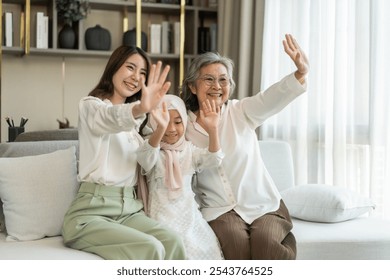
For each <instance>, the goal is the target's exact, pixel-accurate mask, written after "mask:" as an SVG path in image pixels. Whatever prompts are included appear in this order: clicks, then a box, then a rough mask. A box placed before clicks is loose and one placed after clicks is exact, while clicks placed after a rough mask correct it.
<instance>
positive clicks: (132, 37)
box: [122, 28, 148, 52]
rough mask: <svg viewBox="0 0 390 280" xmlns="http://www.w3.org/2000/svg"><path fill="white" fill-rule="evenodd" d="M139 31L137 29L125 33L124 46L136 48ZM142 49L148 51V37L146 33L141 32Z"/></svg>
mask: <svg viewBox="0 0 390 280" xmlns="http://www.w3.org/2000/svg"><path fill="white" fill-rule="evenodd" d="M136 38H137V31H136V29H135V28H133V29H131V30H128V31H126V32H125V33H123V42H122V43H123V45H125V46H136V45H137V39H136ZM141 49H143V50H144V51H146V52H147V51H148V37H147V35H146V33H145V32H142V31H141Z"/></svg>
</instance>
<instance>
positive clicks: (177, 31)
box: [172, 21, 180, 54]
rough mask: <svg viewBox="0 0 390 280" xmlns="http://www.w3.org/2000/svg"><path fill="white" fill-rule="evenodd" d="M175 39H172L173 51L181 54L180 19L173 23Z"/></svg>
mask: <svg viewBox="0 0 390 280" xmlns="http://www.w3.org/2000/svg"><path fill="white" fill-rule="evenodd" d="M172 34H173V40H172V46H173V48H172V52H173V53H174V54H180V21H175V22H174V23H173V32H172Z"/></svg>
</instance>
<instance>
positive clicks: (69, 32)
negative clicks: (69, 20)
mask: <svg viewBox="0 0 390 280" xmlns="http://www.w3.org/2000/svg"><path fill="white" fill-rule="evenodd" d="M58 45H59V47H60V48H62V49H74V48H75V46H76V32H75V31H74V30H73V28H72V26H70V25H69V24H65V25H64V26H63V27H62V29H61V31H60V33H59V34H58Z"/></svg>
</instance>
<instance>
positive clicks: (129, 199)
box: [62, 183, 185, 260]
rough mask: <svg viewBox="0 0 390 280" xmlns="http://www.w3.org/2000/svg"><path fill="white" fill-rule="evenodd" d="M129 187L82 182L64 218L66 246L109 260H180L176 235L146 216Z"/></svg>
mask: <svg viewBox="0 0 390 280" xmlns="http://www.w3.org/2000/svg"><path fill="white" fill-rule="evenodd" d="M142 209H143V204H142V202H141V201H140V200H138V199H137V198H136V194H135V190H134V188H133V187H114V186H104V185H98V184H93V183H82V184H81V186H80V189H79V192H78V194H77V196H76V199H75V200H74V201H73V202H72V204H71V206H70V208H69V210H68V212H67V213H66V215H65V219H64V225H63V228H62V235H63V238H64V243H65V245H66V246H68V247H71V248H74V249H78V250H82V251H86V252H90V253H94V254H97V255H99V256H101V257H102V258H104V259H110V260H124V259H131V260H161V259H167V260H180V259H185V249H184V245H183V241H182V240H181V238H180V236H179V235H178V234H177V233H175V232H173V231H171V230H168V229H166V228H164V227H162V226H161V225H160V224H159V223H158V222H157V221H155V220H152V219H151V218H149V217H147V216H146V215H145V213H144V211H143V210H142Z"/></svg>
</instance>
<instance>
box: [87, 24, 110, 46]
mask: <svg viewBox="0 0 390 280" xmlns="http://www.w3.org/2000/svg"><path fill="white" fill-rule="evenodd" d="M84 39H85V47H86V48H87V50H102V51H108V50H110V48H111V34H110V32H109V31H108V30H107V29H105V28H103V27H101V26H100V25H99V24H97V25H96V26H95V27H90V28H88V29H87V30H86V31H85V36H84Z"/></svg>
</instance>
